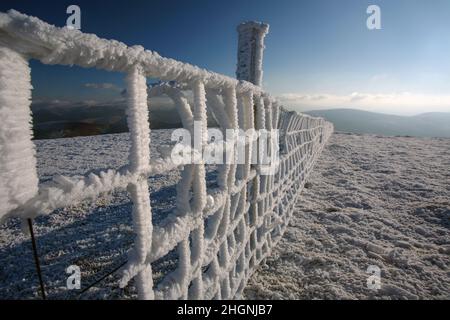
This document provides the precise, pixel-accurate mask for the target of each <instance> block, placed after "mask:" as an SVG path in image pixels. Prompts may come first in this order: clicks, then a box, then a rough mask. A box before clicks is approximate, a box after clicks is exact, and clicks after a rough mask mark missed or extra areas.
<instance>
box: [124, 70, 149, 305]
mask: <svg viewBox="0 0 450 320" xmlns="http://www.w3.org/2000/svg"><path fill="white" fill-rule="evenodd" d="M127 86H128V108H127V122H128V127H129V129H130V135H131V149H130V155H129V162H130V170H131V171H132V173H133V174H135V175H136V180H135V182H132V183H130V185H129V186H128V190H129V192H130V196H131V199H132V201H133V227H134V232H135V233H136V239H135V247H134V250H133V256H131V257H130V259H131V260H133V261H134V262H135V263H137V264H140V265H143V268H142V271H140V272H139V274H138V276H137V277H136V287H137V289H138V294H139V299H142V300H150V299H153V298H154V292H153V278H152V267H151V264H150V263H148V262H146V258H147V253H148V252H149V251H150V249H151V246H152V232H153V225H152V211H151V206H150V194H149V191H148V182H147V176H146V172H147V171H148V168H149V165H150V126H149V121H148V105H147V80H146V78H145V76H144V75H142V73H141V71H140V70H139V68H137V67H135V68H133V69H132V70H131V71H130V72H129V74H128V77H127Z"/></svg>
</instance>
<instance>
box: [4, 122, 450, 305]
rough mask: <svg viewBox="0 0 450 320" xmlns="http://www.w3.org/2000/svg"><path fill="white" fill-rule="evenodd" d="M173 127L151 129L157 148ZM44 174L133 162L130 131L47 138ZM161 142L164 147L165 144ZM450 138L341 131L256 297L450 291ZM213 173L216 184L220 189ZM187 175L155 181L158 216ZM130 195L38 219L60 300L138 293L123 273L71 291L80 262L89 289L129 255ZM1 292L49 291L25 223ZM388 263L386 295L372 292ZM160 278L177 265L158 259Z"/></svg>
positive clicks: (7, 254) (440, 294)
mask: <svg viewBox="0 0 450 320" xmlns="http://www.w3.org/2000/svg"><path fill="white" fill-rule="evenodd" d="M169 136H170V131H168V130H154V131H152V142H153V144H152V145H153V146H156V145H157V144H158V143H160V142H161V141H168V140H169ZM36 145H37V149H38V167H39V178H40V179H41V181H45V180H47V179H49V178H50V177H51V176H53V175H55V174H65V175H75V174H82V173H85V172H87V171H89V170H92V169H101V168H106V167H109V168H119V167H120V166H122V165H124V164H126V162H127V153H128V149H129V145H130V142H129V135H128V134H116V135H104V136H94V137H80V138H71V139H57V140H45V141H36ZM153 146H152V152H153V154H156V153H157V151H156V148H155V147H153ZM449 167H450V139H417V138H387V137H377V136H368V135H363V136H359V135H347V134H335V135H334V136H333V137H332V138H331V140H330V142H329V144H328V146H327V147H326V148H325V150H324V153H323V154H322V156H321V158H320V159H319V161H318V163H317V165H316V168H315V170H314V171H313V174H312V175H311V176H310V178H309V185H308V187H309V188H308V189H305V190H304V193H303V196H302V197H301V198H300V201H299V203H298V210H297V213H296V214H295V216H294V218H293V219H292V220H291V226H290V227H289V228H288V230H287V232H286V233H285V236H284V238H283V239H282V240H281V242H280V243H279V245H278V247H277V248H276V249H274V251H273V253H272V256H271V257H269V258H268V259H267V264H266V265H264V266H261V267H260V268H259V270H258V272H257V273H256V274H255V275H254V276H253V277H252V279H251V280H250V283H249V285H248V288H247V290H246V291H245V293H246V296H247V298H267V299H278V298H284V299H288V298H306V299H314V298H363V299H364V298H402V297H405V298H449V297H450V269H449V266H450V233H449V228H450V171H449V170H448V168H449ZM213 169H214V168H210V170H209V175H208V177H209V184H214V178H215V174H214V170H213ZM179 179H180V176H179V173H178V172H177V171H173V172H171V173H169V174H167V175H158V176H154V177H151V178H150V179H149V185H150V188H151V193H152V194H151V197H152V207H153V216H154V221H155V223H158V221H160V219H161V217H163V216H164V215H165V213H167V212H168V211H170V210H171V209H173V206H174V205H173V204H174V200H175V194H176V193H175V192H176V191H175V183H176V182H177V181H178V180H179ZM130 211H131V203H130V199H129V197H128V195H127V193H126V191H118V192H115V193H114V194H112V195H109V196H102V197H100V198H99V199H97V200H96V201H95V202H89V201H87V202H84V203H82V204H80V205H78V206H74V207H71V208H66V209H63V210H58V211H57V212H56V213H53V214H51V215H49V216H46V217H40V218H38V219H37V220H36V222H35V231H36V233H37V237H38V238H37V239H38V249H39V252H40V256H41V260H42V261H41V262H42V270H43V274H44V281H45V283H46V289H47V291H48V293H49V296H50V298H82V299H92V298H96V299H98V298H109V299H130V298H136V292H135V288H134V286H133V283H131V284H130V286H128V287H127V288H125V289H119V288H118V280H119V276H120V275H118V274H113V275H112V276H109V277H107V278H106V279H105V280H104V281H102V282H100V283H99V285H97V286H95V287H93V288H92V289H91V290H89V291H87V292H85V293H83V294H82V295H80V296H79V295H78V293H77V292H76V291H69V290H67V289H66V279H67V277H68V275H67V274H66V273H65V269H66V268H67V267H68V266H70V265H78V266H79V267H80V268H81V272H82V278H81V282H82V284H81V286H82V288H84V287H86V286H87V285H88V284H90V283H92V282H93V281H95V280H96V279H99V278H101V277H102V276H103V275H105V274H106V273H108V271H110V270H112V269H115V268H116V267H117V266H119V265H120V264H121V263H123V262H124V261H125V260H126V252H127V250H128V249H129V248H130V246H131V245H132V243H133V232H132V228H131V225H132V224H131V212H130ZM0 262H1V268H0V298H1V299H5V298H33V297H37V296H38V290H37V289H38V286H37V278H36V275H35V269H34V263H33V257H32V254H31V244H30V241H29V236H27V235H24V234H23V233H21V231H20V223H19V221H18V220H10V221H9V222H7V223H6V224H4V225H2V226H0ZM369 265H376V266H378V267H380V268H381V271H382V273H381V284H382V288H381V290H379V291H373V290H369V289H367V287H366V279H367V277H368V276H369V274H366V269H367V267H368V266H369ZM153 267H154V270H156V277H157V279H155V281H156V283H157V282H158V277H160V276H161V275H162V273H163V272H167V271H168V270H171V269H173V268H174V260H173V259H171V256H170V254H169V255H168V256H167V257H166V258H165V259H162V260H161V261H158V262H157V263H155V264H154V266H153Z"/></svg>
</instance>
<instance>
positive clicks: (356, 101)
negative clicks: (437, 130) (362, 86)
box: [278, 92, 450, 115]
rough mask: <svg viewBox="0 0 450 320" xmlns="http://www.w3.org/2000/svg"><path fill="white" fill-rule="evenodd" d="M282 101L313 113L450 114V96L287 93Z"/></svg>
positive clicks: (282, 95) (403, 93)
mask: <svg viewBox="0 0 450 320" xmlns="http://www.w3.org/2000/svg"><path fill="white" fill-rule="evenodd" d="M278 99H279V100H280V101H281V102H282V103H283V104H284V105H285V106H286V107H288V108H295V109H299V110H300V111H306V110H313V109H332V108H355V109H362V110H368V111H374V112H383V113H391V114H401V115H413V114H419V113H424V112H450V94H447V95H445V94H442V95H427V94H417V93H410V92H400V93H388V94H386V93H383V94H377V93H362V92H353V93H351V94H348V95H336V94H303V93H285V94H281V95H279V96H278Z"/></svg>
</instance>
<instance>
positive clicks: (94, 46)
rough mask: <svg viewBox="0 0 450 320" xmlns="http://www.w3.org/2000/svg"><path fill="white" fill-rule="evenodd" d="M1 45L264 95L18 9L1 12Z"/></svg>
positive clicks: (45, 58) (46, 57)
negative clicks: (45, 20) (51, 22)
mask: <svg viewBox="0 0 450 320" xmlns="http://www.w3.org/2000/svg"><path fill="white" fill-rule="evenodd" d="M0 45H3V46H6V47H8V48H10V49H13V50H15V51H16V52H18V53H21V54H23V55H25V56H26V57H28V58H33V59H37V60H39V61H41V62H42V63H44V64H52V65H54V64H59V65H69V66H72V65H77V66H81V67H85V68H98V69H103V70H107V71H118V72H129V71H130V70H131V69H132V68H135V67H138V68H139V69H140V71H141V73H142V74H143V75H144V76H146V77H153V78H159V79H161V80H166V81H172V80H175V81H177V82H179V83H192V82H194V81H197V80H200V81H202V82H203V83H204V85H205V87H207V88H211V89H221V88H223V87H236V89H237V91H238V92H240V91H249V90H251V91H252V92H254V93H258V92H261V88H259V87H257V86H255V85H253V84H251V83H249V82H245V81H238V80H236V79H233V78H230V77H227V76H225V75H221V74H218V73H215V72H211V71H208V70H205V69H202V68H199V67H197V66H193V65H191V64H188V63H183V62H179V61H177V60H174V59H169V58H164V57H161V56H160V55H159V54H158V53H156V52H154V51H150V50H146V49H145V48H144V47H142V46H132V47H128V46H127V45H126V44H124V43H122V42H119V41H116V40H106V39H102V38H99V37H97V36H96V35H94V34H87V33H83V32H81V31H79V30H74V29H69V28H67V27H64V28H58V27H55V26H53V25H50V24H48V23H46V22H43V21H42V20H40V19H38V18H35V17H30V16H28V15H25V14H22V13H20V12H18V11H15V10H9V11H8V13H0Z"/></svg>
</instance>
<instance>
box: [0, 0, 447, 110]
mask: <svg viewBox="0 0 450 320" xmlns="http://www.w3.org/2000/svg"><path fill="white" fill-rule="evenodd" d="M70 4H77V5H79V6H80V8H81V11H82V21H81V27H82V31H83V32H88V33H95V34H97V35H98V36H100V37H104V38H109V39H117V40H119V41H122V42H125V43H126V44H128V45H135V44H141V45H143V46H144V47H146V48H147V49H151V50H155V51H157V52H159V53H160V54H161V55H163V56H167V57H171V58H175V59H178V60H181V61H185V62H189V63H192V64H196V65H198V66H200V67H204V68H208V69H211V70H214V71H216V72H220V73H223V74H226V75H229V76H234V74H235V65H236V50H237V48H236V47H237V32H236V26H237V25H238V24H239V23H240V22H241V21H245V20H258V21H263V22H266V23H269V24H270V27H271V29H270V33H269V35H268V36H267V38H266V47H267V49H266V52H265V56H264V87H265V88H266V89H267V91H269V92H270V93H272V94H273V95H278V96H279V97H280V99H282V100H283V102H284V103H285V104H286V105H289V106H291V107H296V108H298V109H300V110H305V109H315V108H328V107H354V108H362V109H366V110H372V111H380V112H387V113H397V114H415V113H420V112H427V111H449V112H450V55H449V53H450V1H448V0H433V1H427V0H370V1H366V0H340V1H333V0H304V1H301V0H280V1H268V0H259V1H256V0H251V1H245V0H241V1H235V0H227V1H217V0H214V1H213V0H190V1H187V0H184V1H176V0H174V1H153V0H151V1H138V0H128V1H114V2H112V1H111V3H109V2H107V1H39V2H38V1H29V0H28V1H25V0H14V1H9V0H2V2H1V3H0V10H1V11H6V10H8V9H10V8H14V9H16V10H19V11H21V12H23V13H26V14H30V15H34V16H37V17H39V18H41V19H43V20H45V21H47V22H49V23H51V24H55V25H57V26H63V25H64V24H65V21H66V19H67V16H68V15H67V14H66V8H67V6H68V5H70ZM370 4H375V5H378V6H380V8H381V23H382V29H381V30H368V29H367V27H366V19H367V17H368V14H367V13H366V8H367V7H368V6H369V5H370ZM32 70H33V71H32V72H33V73H32V75H33V85H34V87H35V91H34V97H35V98H36V99H48V100H52V99H59V100H70V101H76V100H97V99H100V100H101V99H103V100H105V99H114V98H119V97H120V89H121V88H122V87H123V75H122V74H116V73H109V72H102V71H97V70H86V69H82V68H76V67H74V68H71V69H69V68H68V67H55V66H52V67H49V66H43V65H40V64H39V63H37V62H33V63H32ZM104 84H107V85H104Z"/></svg>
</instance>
